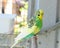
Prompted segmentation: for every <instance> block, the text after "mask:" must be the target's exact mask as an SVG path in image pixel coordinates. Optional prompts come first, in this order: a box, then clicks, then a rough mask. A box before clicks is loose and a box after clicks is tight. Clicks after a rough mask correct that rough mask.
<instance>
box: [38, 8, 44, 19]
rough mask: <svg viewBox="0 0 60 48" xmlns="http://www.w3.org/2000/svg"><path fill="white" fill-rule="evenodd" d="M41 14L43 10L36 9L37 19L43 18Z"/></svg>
mask: <svg viewBox="0 0 60 48" xmlns="http://www.w3.org/2000/svg"><path fill="white" fill-rule="evenodd" d="M43 15H44V11H43V10H41V9H40V10H38V11H37V16H38V17H39V19H43Z"/></svg>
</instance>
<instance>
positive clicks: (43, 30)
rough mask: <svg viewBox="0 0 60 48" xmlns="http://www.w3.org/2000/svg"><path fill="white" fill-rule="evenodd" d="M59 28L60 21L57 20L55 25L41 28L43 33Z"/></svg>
mask: <svg viewBox="0 0 60 48" xmlns="http://www.w3.org/2000/svg"><path fill="white" fill-rule="evenodd" d="M58 28H60V22H57V23H56V24H55V25H54V26H52V27H49V28H47V29H42V30H41V33H42V32H51V31H53V30H56V29H58Z"/></svg>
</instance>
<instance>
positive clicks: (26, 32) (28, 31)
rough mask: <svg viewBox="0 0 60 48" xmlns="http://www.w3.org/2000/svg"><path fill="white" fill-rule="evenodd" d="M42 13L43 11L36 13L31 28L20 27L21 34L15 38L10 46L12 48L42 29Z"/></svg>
mask: <svg viewBox="0 0 60 48" xmlns="http://www.w3.org/2000/svg"><path fill="white" fill-rule="evenodd" d="M43 15H44V12H43V10H38V11H36V16H35V17H34V19H33V18H32V20H34V22H33V25H32V26H31V27H29V26H28V27H22V28H21V33H20V34H19V35H18V36H17V37H16V38H15V43H14V44H13V45H12V47H11V48H13V47H14V46H15V45H16V44H17V43H19V42H21V41H23V40H25V39H29V38H31V37H32V36H34V35H36V34H37V33H38V32H39V31H40V30H41V28H42V20H43Z"/></svg>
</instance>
